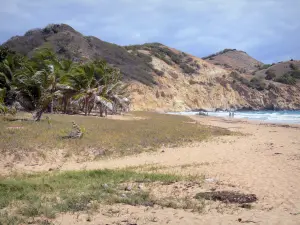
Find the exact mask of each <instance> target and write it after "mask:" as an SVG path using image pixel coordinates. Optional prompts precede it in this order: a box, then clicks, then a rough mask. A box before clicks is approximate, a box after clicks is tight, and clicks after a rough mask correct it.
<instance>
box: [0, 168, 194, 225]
mask: <svg viewBox="0 0 300 225" xmlns="http://www.w3.org/2000/svg"><path fill="white" fill-rule="evenodd" d="M188 179H189V178H188V177H183V176H176V175H170V174H158V173H137V172H134V171H132V170H94V171H78V172H61V173H39V174H31V175H30V174H27V175H16V176H13V177H8V178H1V179H0V212H1V214H0V215H1V218H0V224H8V222H10V221H11V223H10V224H18V223H19V222H20V221H26V220H27V219H28V218H31V219H32V218H38V217H40V216H42V217H43V218H47V219H48V218H49V219H51V218H55V215H56V214H57V213H60V212H78V211H88V210H90V209H97V204H114V203H124V204H129V205H144V206H153V205H154V204H158V205H162V206H165V207H173V206H172V204H175V203H174V202H173V203H170V201H164V200H157V199H156V198H154V197H152V196H151V194H150V193H149V192H148V191H146V190H147V189H145V190H144V189H140V188H138V184H140V183H143V184H144V185H145V186H146V185H147V184H150V183H152V182H160V183H162V184H166V185H167V184H169V183H173V182H178V181H182V180H188ZM193 181H194V180H193ZM125 183H127V184H128V183H131V184H136V186H134V185H133V186H132V189H130V190H129V191H128V190H125V189H124V184H125ZM182 201H183V200H182ZM182 201H181V202H180V204H179V203H178V204H177V205H176V208H178V207H181V206H182V207H183V206H184V207H183V208H189V207H190V206H191V207H192V206H193V205H192V204H191V203H190V202H188V201H186V203H183V202H182Z"/></svg>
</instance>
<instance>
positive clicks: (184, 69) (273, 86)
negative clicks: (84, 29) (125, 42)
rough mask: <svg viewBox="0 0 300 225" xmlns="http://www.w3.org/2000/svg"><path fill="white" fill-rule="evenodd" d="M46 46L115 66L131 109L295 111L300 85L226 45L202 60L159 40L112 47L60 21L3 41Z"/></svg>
mask: <svg viewBox="0 0 300 225" xmlns="http://www.w3.org/2000/svg"><path fill="white" fill-rule="evenodd" d="M47 44H51V46H53V48H54V50H55V51H56V53H57V54H59V55H60V56H61V57H66V58H69V59H72V60H74V61H85V60H92V59H95V58H103V59H105V60H106V61H107V62H108V63H109V64H111V65H113V66H115V67H118V68H120V70H121V72H122V73H123V75H124V81H125V82H127V83H129V84H130V86H129V90H130V95H131V101H132V106H131V109H132V110H156V111H157V110H158V111H183V110H194V109H206V110H214V109H229V108H235V109H274V108H276V109H299V108H300V95H299V93H300V86H299V85H298V84H293V85H287V84H282V83H279V82H277V80H276V79H273V80H266V79H264V77H263V76H259V75H257V76H253V75H251V74H256V73H257V74H259V70H261V68H263V66H264V65H263V63H261V62H259V61H257V60H255V59H253V58H252V57H250V56H249V55H247V53H245V52H242V51H237V50H232V49H229V50H228V49H227V50H224V51H222V52H220V53H217V54H214V55H212V56H209V57H206V58H204V59H201V58H198V57H195V56H193V55H190V54H187V53H184V52H181V51H179V50H176V49H173V48H170V47H168V46H165V45H163V44H160V43H147V44H144V45H131V46H118V45H115V44H111V43H108V42H105V41H102V40H100V39H98V38H96V37H91V36H89V37H87V36H84V35H82V34H81V33H79V32H77V31H75V30H74V29H73V28H72V27H70V26H68V25H65V24H53V25H48V26H47V27H45V28H43V29H35V30H31V31H28V32H26V33H25V35H24V36H16V37H13V38H11V39H10V40H8V41H7V42H6V43H4V44H3V45H5V46H8V47H9V48H11V49H12V50H15V51H16V52H19V53H22V54H25V55H29V56H30V55H31V54H32V52H33V51H34V50H35V49H36V48H38V47H40V46H43V45H47Z"/></svg>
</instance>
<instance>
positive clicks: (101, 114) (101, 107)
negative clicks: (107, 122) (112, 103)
mask: <svg viewBox="0 0 300 225" xmlns="http://www.w3.org/2000/svg"><path fill="white" fill-rule="evenodd" d="M99 111H100V117H103V106H102V104H100V105H99Z"/></svg>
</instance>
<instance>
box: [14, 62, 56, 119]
mask: <svg viewBox="0 0 300 225" xmlns="http://www.w3.org/2000/svg"><path fill="white" fill-rule="evenodd" d="M15 82H16V87H17V88H16V92H17V101H18V102H19V103H20V104H21V106H23V107H24V109H25V110H27V111H33V119H34V120H35V121H39V120H40V119H41V117H42V114H43V112H44V111H45V110H46V109H47V107H48V105H49V104H50V102H51V101H52V99H53V98H54V97H56V96H59V95H60V91H54V92H53V86H54V85H55V76H54V74H53V73H51V72H49V71H48V70H46V69H42V70H35V69H34V68H32V67H31V66H30V65H24V66H23V68H22V69H21V70H19V71H18V72H17V74H16V81H15Z"/></svg>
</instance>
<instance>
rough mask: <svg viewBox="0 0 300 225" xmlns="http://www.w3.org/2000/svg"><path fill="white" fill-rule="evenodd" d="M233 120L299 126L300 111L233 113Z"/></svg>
mask: <svg viewBox="0 0 300 225" xmlns="http://www.w3.org/2000/svg"><path fill="white" fill-rule="evenodd" d="M169 114H179V115H197V114H198V112H170V113H169ZM207 114H208V116H216V117H224V118H229V112H227V111H217V112H207ZM234 118H237V119H248V120H258V121H263V122H267V123H283V124H300V110H282V111H271V110H265V111H235V112H234Z"/></svg>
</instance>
